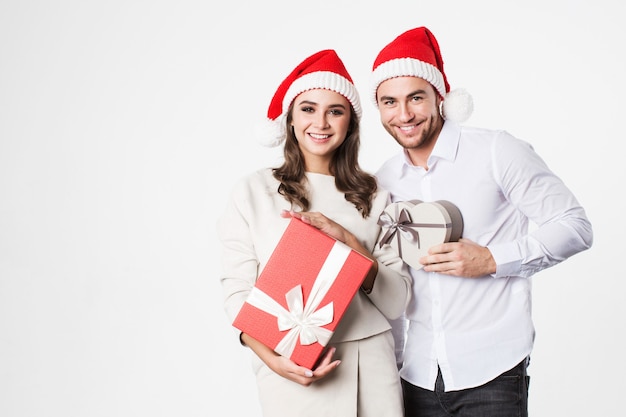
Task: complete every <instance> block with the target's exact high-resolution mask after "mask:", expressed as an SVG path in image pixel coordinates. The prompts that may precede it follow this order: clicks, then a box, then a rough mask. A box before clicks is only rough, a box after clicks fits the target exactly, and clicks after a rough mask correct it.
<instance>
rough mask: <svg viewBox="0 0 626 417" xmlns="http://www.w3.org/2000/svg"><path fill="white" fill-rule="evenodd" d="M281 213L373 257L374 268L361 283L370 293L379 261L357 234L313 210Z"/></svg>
mask: <svg viewBox="0 0 626 417" xmlns="http://www.w3.org/2000/svg"><path fill="white" fill-rule="evenodd" d="M280 215H281V216H282V217H285V218H289V217H294V218H296V219H300V220H302V221H303V222H304V223H307V224H310V225H311V226H313V227H316V228H317V229H319V230H321V231H322V232H324V233H326V234H327V235H328V236H330V237H332V238H334V239H337V240H338V241H339V242H342V243H345V244H346V245H348V246H349V247H351V248H352V249H354V250H355V251H357V252H359V253H360V254H362V255H364V256H365V257H367V258H369V259H371V260H372V268H371V269H370V271H369V273H368V274H367V277H365V279H364V280H363V283H362V284H361V288H363V290H364V291H365V292H366V293H367V294H369V293H370V292H371V291H372V288H373V287H374V281H375V280H376V275H378V262H377V261H376V258H374V255H372V253H371V252H370V251H369V250H367V249H366V248H365V247H364V246H363V245H362V244H361V242H359V240H358V239H357V238H356V236H354V235H353V234H352V233H350V232H349V231H348V230H346V229H344V227H343V226H341V225H340V224H338V223H335V222H334V221H332V220H331V219H329V218H328V217H326V216H324V215H323V214H322V213H318V212H313V211H306V212H304V211H303V212H295V211H293V210H292V211H287V210H283V211H282V212H281V214H280Z"/></svg>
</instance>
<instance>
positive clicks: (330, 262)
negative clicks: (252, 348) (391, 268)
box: [233, 218, 372, 369]
mask: <svg viewBox="0 0 626 417" xmlns="http://www.w3.org/2000/svg"><path fill="white" fill-rule="evenodd" d="M371 266H372V261H371V260H370V259H369V258H367V257H365V256H363V255H362V254H360V253H359V252H356V251H355V250H353V249H351V248H350V247H349V246H347V245H346V244H344V243H342V242H339V241H337V240H335V239H333V238H332V237H330V236H328V235H326V234H325V233H323V232H321V231H320V230H318V229H316V228H315V227H313V226H311V225H308V224H306V223H304V222H302V221H301V220H298V219H295V218H292V219H291V220H290V222H289V225H288V226H287V229H286V230H285V232H284V234H283V236H282V237H281V239H280V241H279V242H278V244H277V245H276V248H275V249H274V251H273V252H272V255H271V256H270V258H269V259H268V262H267V264H266V265H265V267H264V268H263V271H261V274H260V275H259V277H258V279H257V281H256V284H255V286H254V288H253V290H252V291H251V292H250V295H249V296H248V298H247V300H246V302H245V303H244V305H243V307H242V308H241V310H240V311H239V313H238V315H237V317H236V318H235V320H234V321H233V326H235V327H236V328H238V329H239V330H241V331H242V332H244V333H247V334H249V335H250V336H252V337H254V338H255V339H257V340H258V341H260V342H262V343H264V344H265V345H266V346H269V347H271V348H272V349H273V350H275V351H276V352H278V353H280V354H281V355H283V356H286V357H289V358H290V359H291V360H292V361H294V362H295V363H297V364H298V365H300V366H304V367H306V368H308V369H313V367H314V366H315V364H316V362H317V360H318V359H319V357H320V356H321V354H322V352H323V350H324V347H325V346H326V345H327V344H328V341H329V340H330V337H331V336H332V334H333V332H334V331H335V329H336V327H337V325H338V324H339V321H340V320H341V317H342V316H343V314H344V313H345V311H346V309H347V308H348V305H349V304H350V301H351V300H352V298H353V297H354V295H355V294H356V292H357V291H358V289H359V287H360V285H361V283H362V282H363V279H365V277H366V275H367V273H368V271H369V270H370V268H371Z"/></svg>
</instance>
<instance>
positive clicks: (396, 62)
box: [370, 58, 446, 107]
mask: <svg viewBox="0 0 626 417" xmlns="http://www.w3.org/2000/svg"><path fill="white" fill-rule="evenodd" d="M395 77H418V78H423V79H424V80H426V81H428V82H429V83H430V84H432V86H433V87H435V89H436V90H437V91H438V92H439V94H440V95H441V97H445V96H446V85H445V82H444V80H443V74H442V73H441V71H439V69H437V67H435V66H433V65H431V64H429V63H427V62H424V61H420V60H418V59H414V58H398V59H392V60H390V61H387V62H383V63H382V64H380V65H379V66H378V67H376V69H375V70H374V72H372V77H371V78H372V81H371V86H372V92H371V96H370V98H371V99H372V101H373V102H374V105H376V106H377V107H378V101H377V100H376V91H378V86H379V85H380V84H381V83H382V82H383V81H386V80H388V79H390V78H395Z"/></svg>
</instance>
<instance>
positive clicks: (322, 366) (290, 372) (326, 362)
mask: <svg viewBox="0 0 626 417" xmlns="http://www.w3.org/2000/svg"><path fill="white" fill-rule="evenodd" d="M334 353H335V348H334V347H331V348H330V349H328V351H327V352H326V353H324V355H323V356H322V360H321V361H320V363H319V365H318V366H317V367H316V368H315V369H314V370H309V369H307V368H304V367H302V366H299V365H297V364H296V363H295V362H293V361H292V360H291V359H289V358H286V357H284V356H280V355H277V356H274V358H273V359H272V360H270V361H269V362H266V364H267V366H269V367H270V369H272V370H273V371H274V372H276V373H277V374H278V375H280V376H282V377H283V378H286V379H288V380H290V381H293V382H296V383H298V384H300V385H304V386H305V387H308V386H309V385H311V384H313V383H314V382H316V381H319V380H320V379H322V378H325V377H326V376H328V375H330V374H331V373H332V372H333V371H334V370H335V369H336V368H337V367H338V366H339V364H340V363H341V361H340V360H334V361H333V360H332V357H333V354H334Z"/></svg>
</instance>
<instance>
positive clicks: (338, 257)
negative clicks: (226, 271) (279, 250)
mask: <svg viewBox="0 0 626 417" xmlns="http://www.w3.org/2000/svg"><path fill="white" fill-rule="evenodd" d="M350 251H351V250H350V248H349V247H348V246H347V245H345V244H344V243H341V242H335V243H334V245H333V247H332V249H331V251H330V253H329V254H328V257H327V258H326V260H325V261H324V264H323V265H322V268H321V269H320V271H319V273H318V274H317V277H316V278H315V282H314V283H313V287H312V288H311V293H310V294H309V298H308V300H307V302H306V304H304V301H303V294H302V286H301V285H300V284H298V285H296V286H295V287H293V288H292V289H291V290H289V291H287V293H286V294H285V299H286V301H287V306H288V308H289V310H287V309H285V308H284V307H283V306H282V305H280V304H279V303H278V302H276V301H275V300H274V299H273V298H272V297H270V296H269V295H267V294H265V293H264V292H263V291H261V290H260V289H258V288H257V287H254V288H253V289H252V291H251V292H250V295H249V296H248V299H247V300H246V302H248V303H249V304H251V305H253V306H255V307H256V308H258V309H260V310H263V311H265V312H266V313H269V314H271V315H273V316H274V317H276V318H277V323H278V329H279V330H281V331H285V330H289V332H288V333H287V334H286V335H285V336H284V337H283V339H282V340H281V341H280V342H279V343H278V345H276V347H275V348H274V350H275V351H276V352H278V353H280V354H281V355H283V356H287V357H290V356H291V354H292V353H293V351H294V349H295V347H296V344H297V341H298V338H299V339H300V343H301V344H302V345H310V344H313V343H315V342H318V343H319V344H320V345H322V346H326V345H327V344H328V341H329V340H330V337H331V336H332V334H333V332H332V331H330V330H328V329H325V328H323V327H321V326H324V325H326V324H329V323H332V321H333V317H334V308H333V303H332V302H330V303H328V304H326V305H325V306H324V307H322V308H320V309H318V307H319V305H320V303H321V302H322V300H323V299H324V297H325V296H326V294H327V293H328V290H329V289H330V287H331V286H332V284H333V283H334V282H335V279H336V278H337V275H338V274H339V272H340V271H341V268H343V265H344V263H345V262H346V259H347V258H348V255H349V254H350Z"/></svg>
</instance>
